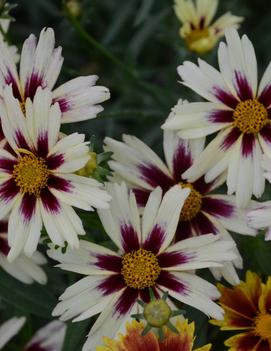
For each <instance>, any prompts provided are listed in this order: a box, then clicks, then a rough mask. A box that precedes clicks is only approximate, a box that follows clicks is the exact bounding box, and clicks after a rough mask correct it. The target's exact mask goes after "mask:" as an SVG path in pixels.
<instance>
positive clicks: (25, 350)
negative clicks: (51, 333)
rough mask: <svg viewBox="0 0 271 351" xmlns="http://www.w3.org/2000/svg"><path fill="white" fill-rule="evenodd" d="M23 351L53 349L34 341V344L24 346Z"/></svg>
mask: <svg viewBox="0 0 271 351" xmlns="http://www.w3.org/2000/svg"><path fill="white" fill-rule="evenodd" d="M44 341H45V340H43V342H44ZM23 351H53V349H52V348H51V347H50V348H49V346H45V347H44V346H42V345H40V344H39V343H37V342H35V343H34V344H32V345H30V346H28V347H26V348H24V349H23Z"/></svg>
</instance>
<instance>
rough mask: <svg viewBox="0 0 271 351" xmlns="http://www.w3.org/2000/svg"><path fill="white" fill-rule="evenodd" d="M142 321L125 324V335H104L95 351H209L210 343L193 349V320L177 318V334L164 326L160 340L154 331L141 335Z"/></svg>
mask: <svg viewBox="0 0 271 351" xmlns="http://www.w3.org/2000/svg"><path fill="white" fill-rule="evenodd" d="M144 327H145V326H144V323H143V322H137V321H132V322H130V323H127V324H126V332H125V335H121V334H120V335H119V336H118V338H116V339H115V340H113V339H110V338H107V337H104V338H103V342H104V345H103V346H102V345H101V346H98V347H97V348H96V351H135V350H140V351H184V350H185V351H192V350H194V351H209V350H210V349H211V344H208V345H205V346H202V347H200V348H197V349H194V348H193V344H194V339H195V336H194V333H195V324H194V322H192V323H190V324H189V323H188V320H187V319H185V320H182V319H180V318H179V319H178V320H177V321H176V323H175V328H176V329H177V330H178V334H176V333H173V332H172V331H171V330H170V329H168V328H165V331H164V334H165V336H164V339H163V340H160V339H159V338H158V337H157V335H156V334H155V333H154V332H149V333H148V334H146V335H144V336H142V331H143V330H144Z"/></svg>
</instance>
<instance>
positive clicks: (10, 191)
mask: <svg viewBox="0 0 271 351" xmlns="http://www.w3.org/2000/svg"><path fill="white" fill-rule="evenodd" d="M19 191H20V189H19V188H18V187H17V185H16V183H15V182H14V180H13V179H9V180H7V181H6V182H4V183H3V184H2V185H0V199H1V200H3V201H5V202H8V201H10V200H12V199H13V198H14V197H15V196H16V195H17V194H18V192H19Z"/></svg>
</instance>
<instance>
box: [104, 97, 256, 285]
mask: <svg viewBox="0 0 271 351" xmlns="http://www.w3.org/2000/svg"><path fill="white" fill-rule="evenodd" d="M180 103H182V102H179V104H178V106H179V105H180ZM123 140H124V142H119V141H116V140H114V139H111V138H106V139H105V144H106V146H105V149H106V150H108V151H111V152H113V155H112V158H113V161H110V162H109V164H110V167H111V169H113V170H114V171H115V176H116V179H123V180H125V181H127V182H128V184H129V185H130V187H131V188H132V189H133V191H134V193H135V196H136V199H137V203H138V204H139V205H141V206H145V204H146V202H147V199H148V197H149V194H150V192H151V191H152V190H153V189H154V188H155V187H157V186H160V187H161V188H162V190H163V193H165V192H166V191H168V190H169V189H170V188H171V187H173V186H174V185H175V184H180V185H181V186H182V187H188V188H190V189H191V192H190V195H189V196H188V198H187V199H186V201H185V203H184V206H183V208H182V212H181V216H180V220H179V223H178V226H177V230H176V235H175V241H179V240H183V239H186V238H187V237H191V236H197V235H204V234H207V233H213V234H218V233H219V234H221V235H222V237H223V238H224V239H226V240H232V238H231V236H230V234H229V233H228V232H227V229H228V230H231V231H234V232H237V233H240V234H246V235H248V234H249V235H253V234H256V231H255V230H253V229H251V228H249V227H248V225H247V223H246V217H245V213H244V211H242V210H240V209H238V208H237V207H236V204H235V199H234V196H228V195H222V194H215V193H214V191H215V189H217V188H218V187H219V186H220V185H221V184H222V183H223V181H224V179H225V178H224V177H219V178H216V179H214V180H213V181H212V182H209V183H207V182H206V181H205V180H204V176H201V177H199V178H197V179H195V180H194V181H193V182H191V183H188V182H187V180H186V179H185V178H184V177H183V176H182V174H183V173H184V172H185V171H186V170H187V169H188V168H189V167H191V165H192V164H193V162H194V161H195V160H196V159H197V157H198V156H199V154H200V153H201V151H202V149H203V144H204V140H202V139H199V140H192V141H191V140H190V141H187V140H183V139H181V138H179V137H178V136H177V135H176V133H174V132H170V131H165V132H164V143H163V146H164V154H165V158H166V163H164V162H163V161H162V160H161V159H160V158H159V157H158V156H157V155H156V154H155V153H154V152H153V151H152V150H151V149H150V148H149V147H148V146H147V145H146V144H144V143H143V142H141V141H140V140H139V139H137V138H136V137H132V136H128V135H124V136H123ZM236 253H237V256H238V259H237V260H236V261H235V262H234V263H235V266H236V267H238V268H242V257H241V256H240V254H239V253H238V251H237V250H236ZM218 271H220V273H219V272H218ZM221 274H222V275H223V276H224V278H225V279H227V280H228V281H229V282H230V283H231V284H238V283H239V278H238V276H237V274H236V272H235V270H234V265H233V263H232V262H228V263H227V264H225V267H223V268H221V269H220V268H219V269H216V274H215V276H216V278H221Z"/></svg>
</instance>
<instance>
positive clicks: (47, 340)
mask: <svg viewBox="0 0 271 351" xmlns="http://www.w3.org/2000/svg"><path fill="white" fill-rule="evenodd" d="M25 322H26V318H25V317H21V318H16V317H14V318H11V319H10V320H8V321H7V322H6V323H4V324H3V325H2V326H1V327H0V349H2V347H4V346H5V345H6V344H7V343H8V341H9V340H10V339H11V338H13V337H14V336H15V335H17V334H18V333H19V331H20V330H21V328H22V327H23V325H24V324H25ZM65 333H66V325H65V323H62V322H60V321H52V322H50V323H49V324H47V325H46V326H45V327H42V328H41V329H39V330H38V331H37V332H36V333H35V334H34V335H33V337H32V338H31V340H30V341H29V342H28V343H27V344H26V345H25V346H24V348H23V350H22V351H61V350H62V346H63V343H64V337H65Z"/></svg>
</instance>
